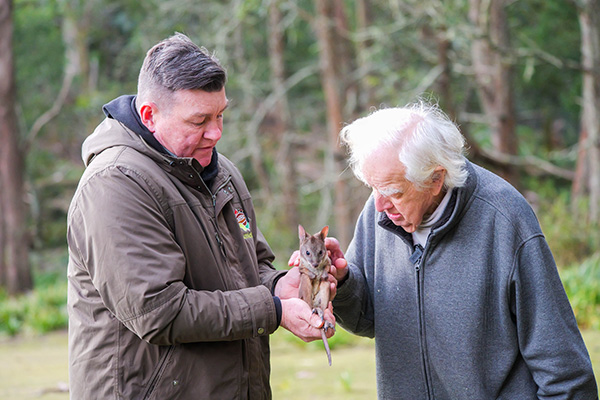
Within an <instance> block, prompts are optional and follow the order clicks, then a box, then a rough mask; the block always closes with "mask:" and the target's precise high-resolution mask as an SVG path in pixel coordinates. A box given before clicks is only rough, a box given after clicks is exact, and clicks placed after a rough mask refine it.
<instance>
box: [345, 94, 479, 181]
mask: <svg viewBox="0 0 600 400" xmlns="http://www.w3.org/2000/svg"><path fill="white" fill-rule="evenodd" d="M340 139H341V140H342V142H343V143H345V144H346V145H347V146H348V149H349V153H350V159H349V163H350V166H351V168H352V170H353V171H354V174H355V175H356V177H357V178H358V179H360V180H361V181H362V182H364V183H366V184H368V183H367V182H366V181H365V177H364V175H363V172H362V169H363V166H364V163H365V161H366V160H367V159H368V158H369V157H371V156H373V154H374V153H375V151H376V150H379V149H384V148H395V149H397V151H398V160H399V161H400V162H401V163H402V164H403V165H404V166H405V168H406V179H407V180H408V181H410V182H412V183H413V184H414V185H415V186H416V187H417V188H424V187H426V186H427V180H428V179H429V178H431V176H432V174H433V172H434V170H435V168H437V167H438V166H441V167H442V168H444V169H445V170H446V178H445V180H444V187H445V188H446V189H452V188H454V187H461V186H464V184H465V182H466V180H467V175H468V172H467V170H466V168H465V165H466V158H465V139H464V137H463V136H462V134H461V133H460V131H459V130H458V127H457V126H456V125H455V124H454V123H453V122H452V121H451V120H450V119H449V118H448V116H447V115H446V114H445V113H444V112H443V111H442V110H440V108H439V107H438V106H437V105H432V104H429V103H426V102H424V101H418V102H415V103H411V104H408V105H407V106H405V107H397V108H385V109H380V110H377V111H375V112H373V113H372V114H370V115H369V116H366V117H363V118H359V119H357V120H356V121H354V122H352V123H351V124H350V125H347V126H346V127H344V128H343V129H342V131H341V132H340Z"/></svg>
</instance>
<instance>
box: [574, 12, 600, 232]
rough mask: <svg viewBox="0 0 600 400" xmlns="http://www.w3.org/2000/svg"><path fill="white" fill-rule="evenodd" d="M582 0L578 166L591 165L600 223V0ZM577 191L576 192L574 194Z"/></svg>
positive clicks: (595, 218)
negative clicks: (580, 105)
mask: <svg viewBox="0 0 600 400" xmlns="http://www.w3.org/2000/svg"><path fill="white" fill-rule="evenodd" d="M579 4H580V9H579V24H580V26H581V57H582V65H583V100H582V104H583V108H582V112H581V114H582V116H581V123H582V129H581V136H582V138H580V140H579V145H580V149H579V150H580V152H579V156H580V158H579V159H578V166H579V165H582V166H583V167H581V168H585V167H587V171H588V173H587V178H588V179H587V185H586V186H587V189H588V192H589V195H590V208H589V217H590V220H591V221H592V222H594V223H600V0H582V1H581V2H580V3H579ZM584 135H585V136H587V138H586V137H585V136H584ZM579 191H580V193H581V190H579ZM577 194H578V193H576V192H575V193H574V198H577Z"/></svg>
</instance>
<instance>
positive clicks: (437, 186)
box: [431, 167, 446, 196]
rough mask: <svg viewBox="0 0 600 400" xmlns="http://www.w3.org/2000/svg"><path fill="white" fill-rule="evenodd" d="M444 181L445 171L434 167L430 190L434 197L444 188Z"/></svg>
mask: <svg viewBox="0 0 600 400" xmlns="http://www.w3.org/2000/svg"><path fill="white" fill-rule="evenodd" d="M445 180H446V170H445V169H444V168H442V167H436V168H435V169H434V170H433V173H432V174H431V190H432V192H433V195H434V196H437V195H438V194H439V193H440V192H441V191H442V189H443V188H444V181H445Z"/></svg>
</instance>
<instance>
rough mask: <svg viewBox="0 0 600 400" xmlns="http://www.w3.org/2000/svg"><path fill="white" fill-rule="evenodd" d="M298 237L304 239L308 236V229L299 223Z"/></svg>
mask: <svg viewBox="0 0 600 400" xmlns="http://www.w3.org/2000/svg"><path fill="white" fill-rule="evenodd" d="M298 237H299V238H300V240H304V238H305V237H306V231H305V230H304V227H303V226H302V225H298Z"/></svg>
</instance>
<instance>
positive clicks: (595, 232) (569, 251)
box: [536, 181, 600, 268]
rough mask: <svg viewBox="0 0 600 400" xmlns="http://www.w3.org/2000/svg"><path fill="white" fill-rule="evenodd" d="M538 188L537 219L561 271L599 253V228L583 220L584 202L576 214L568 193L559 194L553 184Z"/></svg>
mask: <svg viewBox="0 0 600 400" xmlns="http://www.w3.org/2000/svg"><path fill="white" fill-rule="evenodd" d="M536 187H537V188H538V189H537V192H536V193H537V195H538V198H540V199H541V200H540V206H539V207H540V209H539V210H538V213H537V215H538V218H539V220H540V225H541V227H542V231H543V232H544V235H545V236H546V240H547V241H548V245H549V246H550V249H551V250H552V254H553V255H554V258H555V260H556V264H557V265H558V266H559V268H561V267H566V266H568V265H572V264H577V263H581V262H582V261H583V260H584V259H586V258H587V257H589V256H591V255H592V254H594V252H596V251H598V243H600V227H598V226H597V225H594V224H591V223H588V222H587V221H586V220H585V218H582V217H581V215H584V213H583V211H580V210H583V209H586V208H587V207H585V201H584V202H582V203H581V204H579V207H577V210H575V211H573V209H572V205H571V204H570V197H569V193H568V192H567V191H561V192H559V193H556V186H554V185H553V183H552V182H551V181H548V182H546V184H545V185H538V186H536ZM548 193H552V194H551V195H550V194H548Z"/></svg>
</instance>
